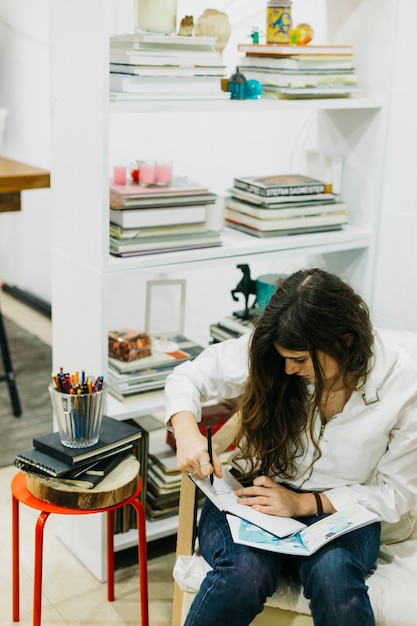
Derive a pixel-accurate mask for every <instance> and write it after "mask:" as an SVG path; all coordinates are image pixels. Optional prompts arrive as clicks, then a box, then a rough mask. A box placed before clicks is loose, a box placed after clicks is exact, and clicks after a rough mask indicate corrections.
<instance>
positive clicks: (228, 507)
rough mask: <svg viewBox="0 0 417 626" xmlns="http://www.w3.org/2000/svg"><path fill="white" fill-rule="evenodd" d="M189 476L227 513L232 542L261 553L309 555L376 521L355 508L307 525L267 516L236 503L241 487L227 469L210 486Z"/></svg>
mask: <svg viewBox="0 0 417 626" xmlns="http://www.w3.org/2000/svg"><path fill="white" fill-rule="evenodd" d="M189 476H190V478H191V480H192V481H193V482H194V483H195V484H196V485H197V487H199V489H201V491H202V492H203V493H204V494H205V495H206V496H207V497H208V498H209V499H210V500H211V501H212V502H213V504H214V505H215V506H216V507H217V508H218V509H219V510H220V511H222V512H223V513H225V514H226V517H227V520H228V523H229V526H230V530H231V533H232V537H233V540H234V541H235V542H236V543H242V544H245V545H249V546H252V547H256V548H260V549H263V550H270V551H274V552H281V553H285V554H298V555H304V556H308V555H310V554H313V553H314V552H316V551H317V550H318V549H319V548H321V547H322V546H324V545H325V544H326V543H328V542H329V541H332V540H333V539H336V537H340V536H341V535H344V534H345V533H348V532H351V531H352V530H356V529H357V528H362V527H363V526H366V525H368V524H372V523H373V522H377V521H379V518H378V516H377V515H376V514H375V513H371V512H370V511H368V510H367V509H365V508H364V507H362V506H360V505H355V506H353V507H350V508H348V509H346V510H343V511H337V512H336V513H333V514H331V515H328V516H326V517H324V518H320V519H319V520H318V521H317V522H316V523H315V524H312V525H311V526H307V525H306V524H304V523H303V522H302V521H300V520H299V519H294V518H291V517H280V516H277V515H268V514H266V513H261V512H259V511H255V510H254V509H252V508H251V507H250V506H247V505H244V504H238V501H237V500H238V498H237V496H236V495H235V493H234V492H235V490H236V489H239V488H240V487H241V486H242V485H241V484H240V483H239V481H237V480H236V478H234V476H233V475H232V474H231V473H230V472H229V470H228V469H226V468H223V476H222V478H217V476H214V481H213V485H211V484H210V481H209V479H208V478H205V479H201V478H196V477H194V476H192V475H191V474H190V475H189Z"/></svg>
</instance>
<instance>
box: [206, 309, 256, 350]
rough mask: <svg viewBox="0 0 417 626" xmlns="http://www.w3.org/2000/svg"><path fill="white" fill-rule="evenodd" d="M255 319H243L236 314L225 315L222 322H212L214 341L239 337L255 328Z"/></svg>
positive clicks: (211, 332) (211, 331)
mask: <svg viewBox="0 0 417 626" xmlns="http://www.w3.org/2000/svg"><path fill="white" fill-rule="evenodd" d="M253 324H254V320H252V319H249V320H242V319H240V318H238V317H236V316H234V315H229V316H228V317H224V318H223V319H222V320H220V322H216V323H215V324H210V336H211V338H212V343H219V342H220V341H226V340H227V339H237V338H238V337H241V336H242V335H245V334H246V333H248V332H250V331H251V330H252V329H253Z"/></svg>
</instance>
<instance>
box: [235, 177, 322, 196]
mask: <svg viewBox="0 0 417 626" xmlns="http://www.w3.org/2000/svg"><path fill="white" fill-rule="evenodd" d="M233 185H234V187H236V188H237V189H242V190H243V191H249V192H250V193H255V194H257V195H259V196H266V197H283V196H284V197H285V196H303V195H311V194H317V193H325V192H326V191H328V190H329V189H328V187H329V186H328V185H326V183H324V182H323V181H322V180H318V179H316V178H311V177H310V176H304V175H302V174H278V175H274V176H242V177H238V178H235V179H234V181H233Z"/></svg>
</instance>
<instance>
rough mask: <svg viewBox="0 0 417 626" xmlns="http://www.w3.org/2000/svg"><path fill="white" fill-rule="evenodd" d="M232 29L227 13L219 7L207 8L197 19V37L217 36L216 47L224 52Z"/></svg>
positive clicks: (195, 31)
mask: <svg viewBox="0 0 417 626" xmlns="http://www.w3.org/2000/svg"><path fill="white" fill-rule="evenodd" d="M231 30H232V29H231V26H230V22H229V18H228V17H227V15H226V13H222V11H217V9H206V10H205V11H204V12H203V13H202V14H201V15H200V17H199V18H198V20H197V22H196V24H195V28H194V33H195V35H196V36H197V37H217V41H216V46H215V48H216V50H217V52H223V50H224V49H225V47H226V45H227V42H228V41H229V37H230V32H231Z"/></svg>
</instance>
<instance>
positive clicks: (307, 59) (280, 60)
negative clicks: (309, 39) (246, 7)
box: [238, 44, 360, 98]
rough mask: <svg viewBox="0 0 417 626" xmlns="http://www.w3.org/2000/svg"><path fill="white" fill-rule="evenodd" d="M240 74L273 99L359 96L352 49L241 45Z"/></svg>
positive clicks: (311, 46) (344, 47)
mask: <svg viewBox="0 0 417 626" xmlns="http://www.w3.org/2000/svg"><path fill="white" fill-rule="evenodd" d="M238 50H239V52H244V53H245V56H244V57H243V58H242V61H241V62H240V63H239V66H238V67H239V70H240V72H242V74H244V76H245V77H246V79H247V80H250V79H254V80H258V81H259V82H260V83H261V84H262V89H263V90H262V95H263V96H264V97H273V98H332V97H333V98H334V97H349V96H351V95H354V94H357V93H359V91H360V90H359V85H358V76H357V74H356V71H355V67H354V62H353V48H352V46H349V45H347V46H331V45H328V46H315V45H310V44H308V45H306V46H297V45H285V44H282V45H279V44H239V45H238Z"/></svg>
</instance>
